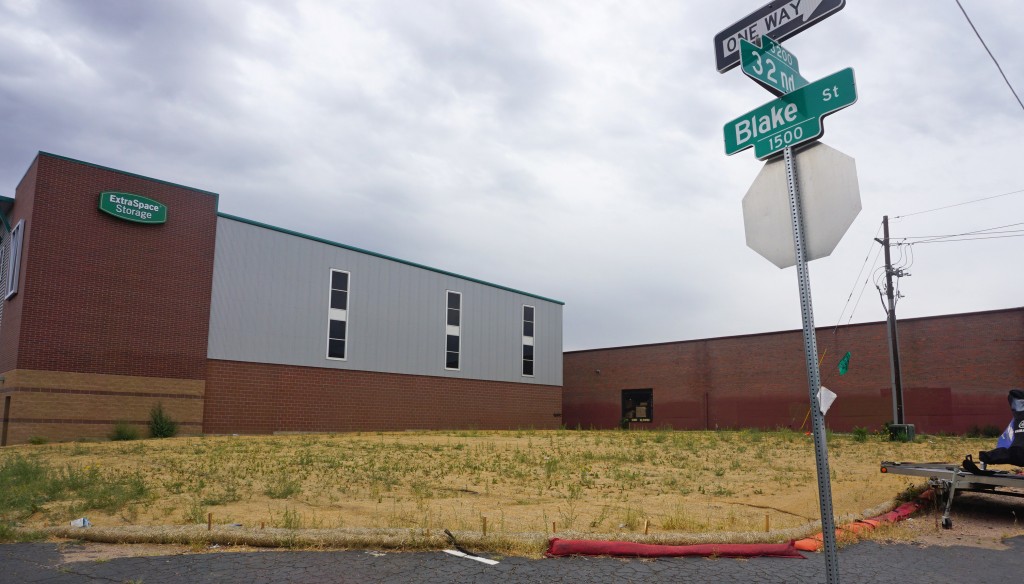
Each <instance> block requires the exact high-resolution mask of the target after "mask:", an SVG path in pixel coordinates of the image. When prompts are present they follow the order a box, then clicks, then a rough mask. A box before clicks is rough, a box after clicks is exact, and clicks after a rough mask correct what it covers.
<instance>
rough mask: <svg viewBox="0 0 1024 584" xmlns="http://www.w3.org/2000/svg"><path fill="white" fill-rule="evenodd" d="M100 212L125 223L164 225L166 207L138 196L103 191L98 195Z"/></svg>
mask: <svg viewBox="0 0 1024 584" xmlns="http://www.w3.org/2000/svg"><path fill="white" fill-rule="evenodd" d="M100 211H103V212H104V213H107V214H109V215H113V216H114V217H117V218H118V219H124V220H125V221H134V222H136V223H165V222H166V221H167V205H164V204H163V203H160V202H157V201H154V200H153V199H149V198H146V197H143V196H140V195H133V194H131V193H118V192H115V191H104V192H102V193H100Z"/></svg>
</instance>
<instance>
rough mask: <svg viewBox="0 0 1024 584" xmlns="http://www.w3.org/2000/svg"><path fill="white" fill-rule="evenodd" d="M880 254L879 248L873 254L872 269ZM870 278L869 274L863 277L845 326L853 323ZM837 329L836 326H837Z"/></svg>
mask: <svg viewBox="0 0 1024 584" xmlns="http://www.w3.org/2000/svg"><path fill="white" fill-rule="evenodd" d="M881 254H882V248H881V247H879V248H878V251H876V252H875V259H874V261H872V262H871V265H872V267H873V266H874V265H875V263H876V262H877V261H878V256H880V255H881ZM870 278H871V274H868V275H867V276H865V277H864V284H863V285H861V287H860V294H858V295H857V302H855V303H854V304H853V310H851V311H850V319H849V320H847V321H846V324H850V323H851V322H853V315H854V313H856V312H857V307H858V306H860V299H861V298H863V297H864V291H865V290H867V288H868V280H869V279H870ZM837 328H838V325H837Z"/></svg>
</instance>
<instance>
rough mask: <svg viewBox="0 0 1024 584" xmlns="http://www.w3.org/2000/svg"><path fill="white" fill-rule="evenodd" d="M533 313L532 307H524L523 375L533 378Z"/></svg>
mask: <svg viewBox="0 0 1024 584" xmlns="http://www.w3.org/2000/svg"><path fill="white" fill-rule="evenodd" d="M533 312H534V309H533V307H532V306H529V305H526V304H524V305H523V375H525V376H527V377H533V347H534V336H533V322H534V320H533Z"/></svg>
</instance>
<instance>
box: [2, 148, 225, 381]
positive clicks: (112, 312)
mask: <svg viewBox="0 0 1024 584" xmlns="http://www.w3.org/2000/svg"><path fill="white" fill-rule="evenodd" d="M29 175H30V177H31V178H30V177H26V180H24V181H23V182H22V184H21V186H19V187H18V190H17V192H16V196H15V204H14V217H13V219H14V220H15V221H16V220H17V219H18V218H20V217H22V216H25V215H26V214H28V213H30V212H31V210H32V209H33V208H34V209H35V211H36V212H35V213H32V216H31V217H30V218H29V219H28V221H27V222H26V223H27V229H26V232H25V249H24V253H23V256H22V265H23V272H22V282H21V292H20V293H19V294H18V295H17V296H16V297H15V299H14V301H13V302H9V303H8V305H7V306H6V308H5V310H4V315H3V328H2V337H3V338H2V341H0V358H2V359H3V360H4V361H3V366H0V371H7V370H10V369H13V368H18V369H30V370H44V371H76V372H83V373H103V374H117V375H141V376H150V377H162V378H177V379H202V378H203V377H204V371H205V367H206V350H207V334H208V328H209V315H210V293H211V288H212V286H211V284H212V279H213V255H214V245H215V239H216V226H217V215H216V212H217V197H216V195H213V194H211V193H206V192H200V191H196V190H193V189H189V188H186V187H181V186H175V185H171V184H167V183H162V182H158V181H155V180H152V179H146V178H143V177H139V176H134V175H131V174H127V173H123V172H119V171H115V170H111V169H106V168H101V167H96V166H91V165H88V164H84V163H81V162H77V161H72V160H68V159H64V158H60V157H56V156H52V155H48V154H44V153H40V155H39V156H38V157H37V159H36V162H35V163H34V164H33V167H32V168H31V169H30V170H29ZM108 190H110V191H123V192H128V193H133V194H137V195H142V196H145V197H149V198H151V199H154V200H156V201H159V202H161V203H163V204H165V205H166V206H167V208H168V216H167V222H166V223H164V224H160V225H144V224H138V223H132V222H129V221H123V220H120V219H117V218H114V217H111V216H110V215H107V214H105V213H103V212H101V211H99V209H98V206H99V195H100V193H101V192H102V191H108ZM44 211H45V212H44ZM12 225H13V224H12ZM19 316H20V318H19ZM15 334H18V335H19V336H20V341H17V342H18V344H17V345H16V349H15V351H16V354H17V358H16V363H11V353H12V351H11V347H12V344H13V343H14V342H15V341H13V340H12V335H15Z"/></svg>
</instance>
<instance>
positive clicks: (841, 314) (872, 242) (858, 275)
mask: <svg viewBox="0 0 1024 584" xmlns="http://www.w3.org/2000/svg"><path fill="white" fill-rule="evenodd" d="M881 230H882V225H881V223H879V225H878V230H877V231H875V237H878V232H879V231H881ZM874 246H875V241H874V239H872V240H871V247H869V248H868V253H867V255H866V256H864V263H862V264H861V265H860V271H859V272H857V277H856V278H854V279H853V288H850V294H849V295H848V296H847V297H846V304H844V305H843V311H842V312H840V313H839V318H838V319H836V328H835V329H833V330H832V332H833V333H835V331H836V329H838V328H839V324H840V323H842V322H843V315H844V314H846V307H847V306H849V305H850V299H851V298H853V293H854V292H855V291H856V290H857V282H858V281H860V275H861V274H863V273H864V266H866V265H867V264H868V260H869V259H871V248H873V247H874ZM875 258H876V259H877V258H878V254H877V253H876V254H875ZM865 283H867V280H866V279H865ZM859 301H860V299H858V302H859ZM856 309H857V307H856V306H854V310H856ZM850 318H853V313H852V312H851V313H850Z"/></svg>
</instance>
